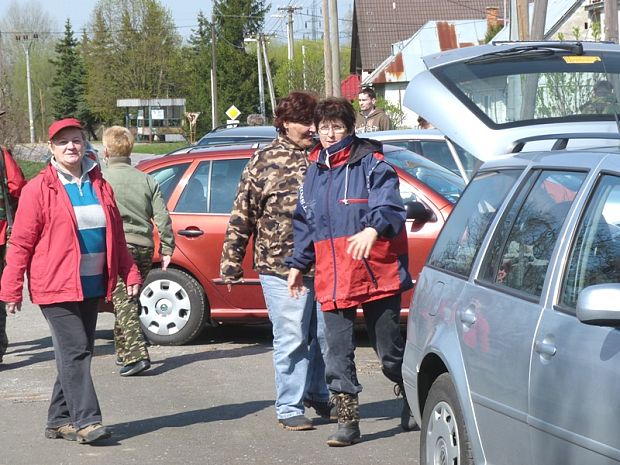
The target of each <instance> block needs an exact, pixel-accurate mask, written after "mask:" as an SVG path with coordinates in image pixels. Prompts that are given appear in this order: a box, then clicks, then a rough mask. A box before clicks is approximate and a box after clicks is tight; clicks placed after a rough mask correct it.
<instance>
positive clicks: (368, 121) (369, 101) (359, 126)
mask: <svg viewBox="0 0 620 465" xmlns="http://www.w3.org/2000/svg"><path fill="white" fill-rule="evenodd" d="M358 101H359V105H360V112H359V113H358V114H357V116H356V118H355V132H356V133H357V134H360V133H362V132H371V131H387V130H388V129H391V128H392V122H391V121H390V118H389V116H388V115H387V114H386V113H385V111H383V110H382V109H380V108H376V107H375V104H376V103H377V94H375V91H374V90H373V89H371V88H370V87H364V88H363V89H362V90H361V92H360V93H359V95H358Z"/></svg>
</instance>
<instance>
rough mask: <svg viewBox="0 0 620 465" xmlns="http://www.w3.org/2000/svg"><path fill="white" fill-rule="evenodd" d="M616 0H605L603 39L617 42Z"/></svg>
mask: <svg viewBox="0 0 620 465" xmlns="http://www.w3.org/2000/svg"><path fill="white" fill-rule="evenodd" d="M616 1H617V0H605V5H604V13H605V40H608V41H610V42H614V43H616V44H617V43H618V4H617V3H616Z"/></svg>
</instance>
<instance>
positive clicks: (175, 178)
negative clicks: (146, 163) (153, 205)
mask: <svg viewBox="0 0 620 465" xmlns="http://www.w3.org/2000/svg"><path fill="white" fill-rule="evenodd" d="M188 166H189V163H179V164H178V165H172V166H166V167H164V168H159V169H156V170H153V171H151V172H150V173H149V175H150V176H151V177H153V178H154V179H155V181H157V184H159V189H160V191H161V195H162V197H163V198H164V200H165V201H166V203H168V200H170V196H171V195H172V192H173V191H174V188H175V187H177V184H178V183H179V180H180V179H181V176H183V173H185V171H186V170H187V167H188Z"/></svg>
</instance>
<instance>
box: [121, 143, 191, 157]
mask: <svg viewBox="0 0 620 465" xmlns="http://www.w3.org/2000/svg"><path fill="white" fill-rule="evenodd" d="M188 145H189V144H188V143H187V142H160V143H155V144H140V143H138V144H134V146H133V150H132V152H133V153H152V154H153V155H163V154H165V153H168V152H172V151H173V150H176V149H180V148H181V147H187V146H188Z"/></svg>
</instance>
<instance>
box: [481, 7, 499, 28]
mask: <svg viewBox="0 0 620 465" xmlns="http://www.w3.org/2000/svg"><path fill="white" fill-rule="evenodd" d="M485 10H486V19H487V29H495V28H496V27H497V26H498V25H500V24H502V22H503V21H502V20H500V19H499V18H498V16H499V8H498V7H496V6H487V7H486V9H485Z"/></svg>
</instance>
